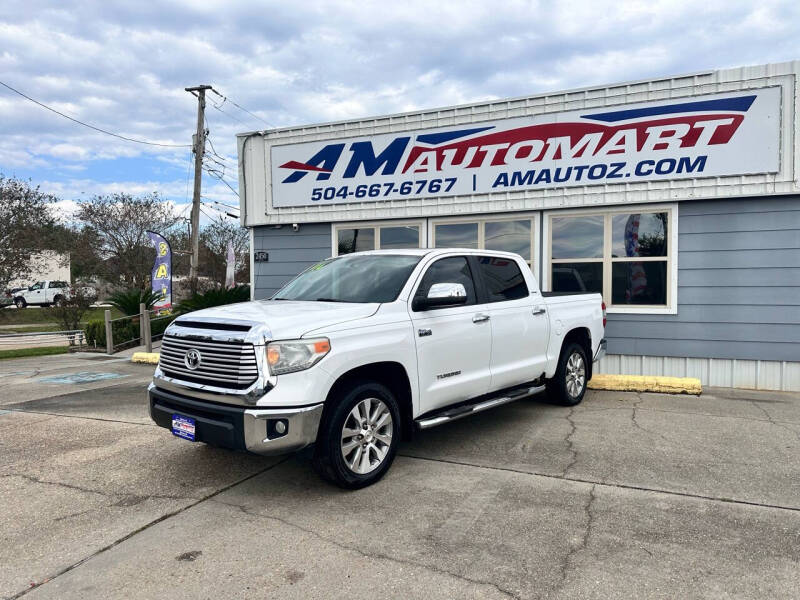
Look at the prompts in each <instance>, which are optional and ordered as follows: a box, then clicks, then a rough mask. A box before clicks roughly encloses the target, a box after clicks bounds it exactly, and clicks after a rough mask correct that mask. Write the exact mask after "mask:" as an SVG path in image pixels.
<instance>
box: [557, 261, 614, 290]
mask: <svg viewBox="0 0 800 600" xmlns="http://www.w3.org/2000/svg"><path fill="white" fill-rule="evenodd" d="M550 281H551V282H552V285H551V286H550V288H551V289H552V290H553V291H554V292H597V293H598V294H602V293H603V263H601V262H585V263H580V262H576V263H556V264H554V265H553V269H552V271H551V277H550Z"/></svg>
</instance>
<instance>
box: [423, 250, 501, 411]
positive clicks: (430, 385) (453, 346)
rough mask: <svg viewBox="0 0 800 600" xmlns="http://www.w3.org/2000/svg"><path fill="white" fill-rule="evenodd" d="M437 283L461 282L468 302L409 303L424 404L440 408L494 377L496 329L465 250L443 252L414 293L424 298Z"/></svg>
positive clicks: (474, 393) (425, 407)
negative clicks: (425, 306)
mask: <svg viewBox="0 0 800 600" xmlns="http://www.w3.org/2000/svg"><path fill="white" fill-rule="evenodd" d="M436 283H456V284H458V283H460V284H462V285H463V286H464V288H465V290H466V292H467V301H466V303H465V304H460V305H457V306H446V307H438V308H430V309H427V310H417V311H415V310H414V309H413V307H412V306H409V311H410V314H411V322H412V325H413V327H414V336H415V340H416V342H417V365H418V367H417V370H418V374H419V391H420V410H421V412H423V413H425V412H428V411H430V410H434V409H436V408H439V407H442V406H446V405H448V404H453V403H456V402H459V401H462V400H467V399H469V398H472V397H475V396H480V395H481V394H484V393H486V392H487V391H488V389H489V382H490V379H491V372H490V368H489V367H490V365H489V360H490V356H491V344H492V331H491V322H490V320H489V319H488V318H487V317H488V314H487V312H486V311H487V308H488V307H487V306H486V305H485V304H484V305H481V304H478V303H477V301H478V297H477V295H476V288H475V282H474V279H473V276H472V271H471V270H470V266H469V263H468V261H467V259H466V257H464V256H450V257H445V258H440V259H439V260H437V261H436V262H434V263H432V264H431V265H430V266H429V267H428V269H427V270H426V272H425V274H424V275H423V277H422V279H421V280H420V283H419V285H418V286H417V289H416V291H415V293H414V294H413V295H412V299H413V298H415V297H422V298H425V297H427V296H428V291H429V290H430V288H431V286H432V285H433V284H436Z"/></svg>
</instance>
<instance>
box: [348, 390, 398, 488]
mask: <svg viewBox="0 0 800 600" xmlns="http://www.w3.org/2000/svg"><path fill="white" fill-rule="evenodd" d="M393 429H394V423H393V422H392V413H391V412H390V411H389V408H388V407H387V406H386V404H385V403H384V402H383V400H380V399H379V398H365V399H364V400H361V401H359V402H358V404H356V405H355V406H354V407H353V410H351V411H350V413H349V414H348V415H347V418H346V419H345V420H344V426H343V427H342V436H341V449H342V458H344V462H345V464H346V465H347V468H348V469H350V470H351V471H353V473H357V474H359V475H366V474H367V473H371V472H372V471H374V470H375V469H377V468H378V467H380V466H381V464H383V461H384V460H385V459H386V456H387V454H389V447H390V446H391V445H392V433H393Z"/></svg>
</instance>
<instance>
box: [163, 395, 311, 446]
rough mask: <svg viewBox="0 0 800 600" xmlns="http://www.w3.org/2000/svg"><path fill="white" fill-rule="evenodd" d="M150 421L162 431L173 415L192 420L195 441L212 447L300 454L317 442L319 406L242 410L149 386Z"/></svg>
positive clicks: (229, 405) (170, 423)
mask: <svg viewBox="0 0 800 600" xmlns="http://www.w3.org/2000/svg"><path fill="white" fill-rule="evenodd" d="M147 391H148V399H149V405H150V418H151V419H153V421H154V422H155V423H156V425H159V426H160V427H164V428H166V429H171V428H172V417H173V415H175V414H178V415H182V416H186V417H191V418H193V419H194V420H195V423H196V429H195V439H196V440H197V441H198V442H205V443H208V444H211V445H213V446H220V447H223V448H231V449H233V450H246V451H248V452H253V453H255V454H263V455H275V454H286V453H288V452H293V451H295V450H300V449H301V448H305V447H306V446H308V445H310V444H313V443H314V442H315V441H316V440H317V431H318V429H319V423H320V420H321V419H322V408H323V404H314V405H311V406H302V407H291V408H244V407H242V406H236V405H233V404H221V403H219V402H209V401H208V400H206V399H204V398H196V397H193V396H191V395H189V394H190V393H191V390H182V391H181V393H176V392H175V391H174V390H172V389H163V388H159V387H156V385H154V384H152V383H151V384H150V386H149V387H148V388H147Z"/></svg>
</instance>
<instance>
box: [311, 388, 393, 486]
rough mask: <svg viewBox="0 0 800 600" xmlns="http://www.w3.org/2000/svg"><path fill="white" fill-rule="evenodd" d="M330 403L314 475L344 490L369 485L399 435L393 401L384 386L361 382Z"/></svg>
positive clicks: (385, 463)
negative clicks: (317, 474)
mask: <svg viewBox="0 0 800 600" xmlns="http://www.w3.org/2000/svg"><path fill="white" fill-rule="evenodd" d="M330 401H331V402H332V404H331V409H330V410H329V411H326V413H327V414H326V416H325V417H324V418H323V422H322V423H320V430H319V434H318V436H317V445H316V448H315V455H314V466H315V468H316V470H317V472H318V473H319V474H320V475H322V477H324V478H325V479H327V480H328V481H331V482H333V483H335V484H337V485H339V486H341V487H343V488H348V489H358V488H362V487H366V486H368V485H371V484H373V483H375V482H376V481H378V480H379V479H380V478H381V477H383V475H384V474H385V473H386V471H388V470H389V467H390V466H391V464H392V461H393V460H394V456H395V453H396V452H397V443H398V440H399V437H400V431H401V430H400V410H399V408H398V405H397V400H396V399H395V397H394V395H393V394H392V392H391V391H390V390H389V389H388V388H387V387H386V386H384V385H382V384H380V383H377V382H372V381H361V382H356V383H354V384H353V385H352V386H351V387H350V388H348V389H346V390H343V391H342V392H340V393H339V394H337V396H336V397H334V398H331V399H330Z"/></svg>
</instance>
